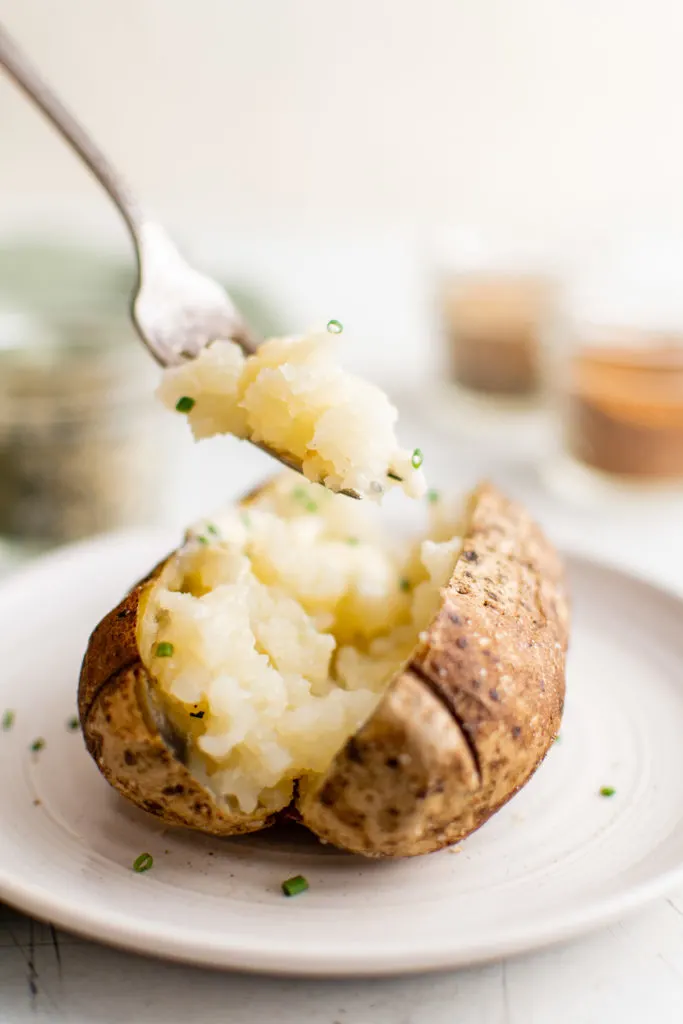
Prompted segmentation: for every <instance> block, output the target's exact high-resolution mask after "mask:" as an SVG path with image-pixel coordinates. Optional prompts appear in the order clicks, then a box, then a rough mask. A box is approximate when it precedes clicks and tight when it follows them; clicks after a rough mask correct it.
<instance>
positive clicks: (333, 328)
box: [327, 320, 344, 334]
mask: <svg viewBox="0 0 683 1024" xmlns="http://www.w3.org/2000/svg"><path fill="white" fill-rule="evenodd" d="M327 330H328V331H329V332H330V334H341V332H342V331H343V330H344V325H343V323H341V321H339V320H328V321H327Z"/></svg>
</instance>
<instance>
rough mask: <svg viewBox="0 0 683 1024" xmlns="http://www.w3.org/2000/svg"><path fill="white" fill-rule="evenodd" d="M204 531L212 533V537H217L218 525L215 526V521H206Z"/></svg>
mask: <svg viewBox="0 0 683 1024" xmlns="http://www.w3.org/2000/svg"><path fill="white" fill-rule="evenodd" d="M206 532H207V533H211V534H213V536H214V537H217V536H218V527H217V526H216V524H215V523H207V524H206Z"/></svg>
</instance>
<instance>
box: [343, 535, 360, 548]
mask: <svg viewBox="0 0 683 1024" xmlns="http://www.w3.org/2000/svg"><path fill="white" fill-rule="evenodd" d="M346 543H347V544H350V545H351V547H352V548H355V547H356V545H357V544H360V541H359V540H358V537H347V538H346Z"/></svg>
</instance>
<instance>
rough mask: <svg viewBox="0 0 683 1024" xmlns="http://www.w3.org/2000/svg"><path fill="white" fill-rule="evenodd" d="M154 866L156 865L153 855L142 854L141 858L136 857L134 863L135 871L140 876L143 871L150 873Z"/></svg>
mask: <svg viewBox="0 0 683 1024" xmlns="http://www.w3.org/2000/svg"><path fill="white" fill-rule="evenodd" d="M152 864H154V857H153V856H152V854H151V853H141V854H140V856H139V857H136V858H135V860H134V861H133V871H136V872H137V873H138V875H141V874H142V872H143V871H149V869H150V868H151V866H152Z"/></svg>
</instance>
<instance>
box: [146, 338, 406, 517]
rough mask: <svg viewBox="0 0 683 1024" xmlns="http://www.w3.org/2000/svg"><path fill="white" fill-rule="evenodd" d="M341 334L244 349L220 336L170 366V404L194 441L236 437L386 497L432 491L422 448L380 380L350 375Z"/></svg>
mask: <svg viewBox="0 0 683 1024" xmlns="http://www.w3.org/2000/svg"><path fill="white" fill-rule="evenodd" d="M338 344H339V341H338V339H337V338H336V337H334V336H333V335H331V334H328V333H326V332H323V333H319V334H311V335H307V336H304V337H295V338H273V339H272V340H271V341H267V342H265V343H264V344H263V345H261V346H260V347H259V348H258V350H257V352H256V354H255V355H252V356H245V355H244V353H243V352H242V350H241V348H240V347H239V346H238V345H237V344H235V343H234V342H231V341H218V342H215V343H214V344H213V345H211V346H209V347H208V348H206V349H204V350H203V351H202V353H201V354H200V355H199V356H198V357H197V358H196V359H193V360H191V361H190V362H187V363H184V364H183V365H182V366H177V367H172V368H170V369H168V370H166V371H165V373H164V377H163V379H162V382H161V384H160V387H159V391H158V393H159V396H160V398H161V400H162V401H163V402H164V404H165V405H167V406H168V407H169V408H170V409H176V408H179V410H180V411H183V410H184V411H185V412H186V414H187V417H188V420H189V422H190V426H191V428H192V431H193V433H194V436H195V438H197V439H200V438H204V437H211V436H213V435H214V434H234V435H235V436H237V437H240V438H248V439H249V440H250V441H253V442H255V443H256V444H264V445H266V446H267V447H269V448H272V449H274V450H275V451H277V452H279V453H283V454H285V455H288V456H290V457H292V458H294V459H295V460H296V462H297V465H298V464H299V463H300V464H301V465H302V468H303V473H304V475H305V476H306V477H307V478H308V479H309V480H313V481H315V482H317V483H324V484H325V486H326V487H328V488H330V490H333V491H341V490H352V491H356V492H357V493H358V494H360V495H362V496H365V497H370V498H374V499H376V500H379V499H380V498H381V496H382V495H383V494H384V493H385V492H386V491H387V490H389V489H391V488H392V487H401V488H403V490H404V491H405V493H406V494H408V495H409V496H410V497H415V498H419V497H420V496H421V495H423V494H424V493H425V491H426V483H425V478H424V475H423V473H422V472H421V470H420V468H419V467H420V465H421V462H422V454H421V452H420V451H419V449H415V450H414V451H408V450H406V449H402V448H401V447H400V446H399V444H398V441H397V439H396V433H395V429H394V428H395V424H396V419H397V415H398V414H397V411H396V409H395V407H394V406H393V405H392V404H391V403H390V402H389V400H388V398H387V396H386V395H385V394H384V393H383V392H382V391H381V390H380V389H379V388H377V387H375V386H374V385H373V384H369V383H368V382H367V381H364V380H362V379H361V378H359V377H356V376H354V375H352V374H350V373H346V372H345V371H344V370H342V369H341V367H340V366H339V364H338V362H337V359H336V356H337V348H338Z"/></svg>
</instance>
